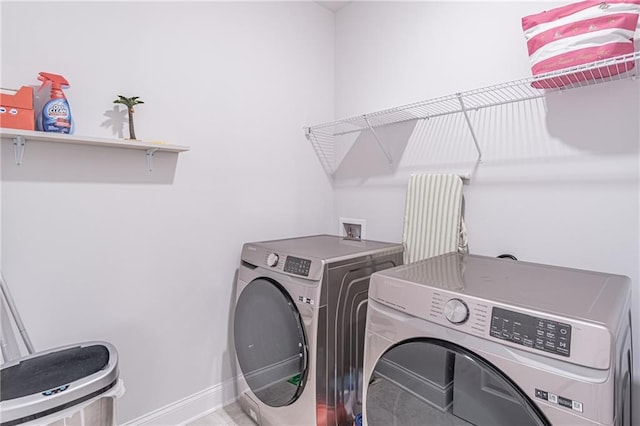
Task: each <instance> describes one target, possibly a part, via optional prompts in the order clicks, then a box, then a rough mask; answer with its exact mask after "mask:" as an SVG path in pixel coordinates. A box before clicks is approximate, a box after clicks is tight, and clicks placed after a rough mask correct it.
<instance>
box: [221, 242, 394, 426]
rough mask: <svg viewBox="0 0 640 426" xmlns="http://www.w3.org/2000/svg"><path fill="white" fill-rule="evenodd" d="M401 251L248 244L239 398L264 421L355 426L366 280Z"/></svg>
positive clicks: (241, 300)
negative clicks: (353, 424) (352, 425)
mask: <svg viewBox="0 0 640 426" xmlns="http://www.w3.org/2000/svg"><path fill="white" fill-rule="evenodd" d="M402 255H403V246H402V244H397V243H386V242H379V241H370V240H366V241H365V240H350V239H345V238H342V237H339V236H333V235H313V236H307V237H300V238H293V239H282V240H274V241H263V242H255V243H247V244H245V245H244V246H243V248H242V255H241V264H240V267H239V270H238V278H237V287H236V306H235V312H234V324H233V331H234V334H233V335H234V344H235V350H236V358H237V365H238V367H239V370H240V371H239V372H240V373H241V374H239V375H238V393H239V396H238V402H239V404H240V406H241V407H242V408H243V410H244V411H245V412H246V413H247V414H248V415H249V416H250V417H251V418H252V419H253V420H254V421H255V422H256V423H258V424H260V425H278V426H281V425H287V424H291V425H316V424H322V425H325V424H326V425H351V424H352V423H353V419H354V416H355V414H356V413H358V412H360V411H361V406H362V365H363V352H364V328H365V321H366V311H367V294H368V288H369V278H370V276H371V274H372V273H374V272H376V271H381V270H384V269H388V268H391V267H395V266H398V265H401V264H402Z"/></svg>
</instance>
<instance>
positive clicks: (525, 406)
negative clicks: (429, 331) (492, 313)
mask: <svg viewBox="0 0 640 426" xmlns="http://www.w3.org/2000/svg"><path fill="white" fill-rule="evenodd" d="M366 415H367V424H368V425H369V426H389V425H455V426H515V425H517V426H550V423H549V422H548V421H547V420H546V418H545V416H544V414H542V412H541V411H540V410H539V409H538V408H537V406H536V405H535V404H534V403H533V402H532V401H531V399H530V398H529V397H528V396H527V395H526V394H525V393H524V392H523V391H522V390H521V389H520V388H519V387H518V386H517V385H516V384H515V383H514V382H512V381H511V380H510V379H509V378H508V377H507V376H506V375H505V374H504V373H502V371H500V370H499V369H498V368H496V367H495V366H493V365H492V364H490V363H489V362H488V361H486V360H485V359H484V358H481V357H479V356H478V355H476V354H474V353H472V352H471V351H469V350H466V349H465V348H463V347H461V346H458V345H456V344H454V343H451V342H445V341H441V340H435V339H418V340H411V341H405V342H402V343H400V344H398V345H396V346H394V347H392V348H391V349H390V350H388V351H387V352H386V353H385V354H384V355H383V356H382V357H381V358H380V359H379V360H378V362H377V363H376V366H375V369H374V371H373V374H372V376H371V380H370V382H369V385H368V388H367V399H366Z"/></svg>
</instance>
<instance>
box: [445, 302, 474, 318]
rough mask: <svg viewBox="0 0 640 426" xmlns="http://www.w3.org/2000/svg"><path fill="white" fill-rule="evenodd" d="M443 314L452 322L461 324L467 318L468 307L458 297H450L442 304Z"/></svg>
mask: <svg viewBox="0 0 640 426" xmlns="http://www.w3.org/2000/svg"><path fill="white" fill-rule="evenodd" d="M444 316H445V317H446V318H447V319H448V320H449V322H451V323H453V324H462V323H464V322H465V321H466V320H468V319H469V308H468V307H467V305H466V303H464V302H463V301H462V300H460V299H450V300H449V301H448V302H447V303H446V304H445V305H444Z"/></svg>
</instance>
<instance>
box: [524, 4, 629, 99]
mask: <svg viewBox="0 0 640 426" xmlns="http://www.w3.org/2000/svg"><path fill="white" fill-rule="evenodd" d="M639 14H640V0H607V1H604V2H602V1H592V0H587V1H581V2H578V3H573V4H570V5H567V6H562V7H558V8H555V9H551V10H548V11H545V12H541V13H537V14H535V15H529V16H525V17H524V18H522V29H523V30H524V35H525V39H526V40H527V49H528V51H529V59H530V60H531V71H532V72H533V75H539V74H544V73H548V72H552V71H558V70H562V69H566V68H571V67H575V66H578V65H583V64H588V63H591V62H595V61H599V60H602V59H609V58H614V57H616V56H622V55H627V54H631V53H633V52H634V40H633V39H634V37H636V38H638V39H640V31H638V15H639ZM633 66H634V63H633V61H629V62H624V63H622V64H618V65H610V66H603V67H601V68H597V69H594V70H591V71H589V72H588V73H580V72H578V73H575V74H570V75H568V76H564V77H562V78H560V77H558V78H550V79H543V80H536V81H534V82H533V84H532V86H533V87H537V88H552V87H562V86H564V85H566V84H570V83H575V82H579V81H583V80H589V79H595V78H603V77H610V76H613V75H616V74H619V73H622V72H626V71H628V70H630V69H632V68H633Z"/></svg>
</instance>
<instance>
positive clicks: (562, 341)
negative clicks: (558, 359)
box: [489, 307, 571, 357]
mask: <svg viewBox="0 0 640 426" xmlns="http://www.w3.org/2000/svg"><path fill="white" fill-rule="evenodd" d="M489 333H490V334H491V336H493V337H497V338H498V339H502V340H508V341H510V342H513V343H517V344H519V345H522V346H527V347H529V348H535V349H538V350H541V351H546V352H551V353H554V354H557V355H562V356H566V357H568V356H570V355H571V325H570V324H565V323H562V322H558V321H553V320H549V319H544V318H537V317H534V316H531V315H526V314H523V313H520V312H514V311H510V310H507V309H502V308H498V307H494V308H493V309H492V311H491V330H490V332H489Z"/></svg>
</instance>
